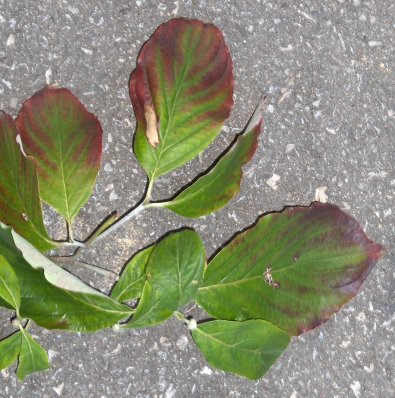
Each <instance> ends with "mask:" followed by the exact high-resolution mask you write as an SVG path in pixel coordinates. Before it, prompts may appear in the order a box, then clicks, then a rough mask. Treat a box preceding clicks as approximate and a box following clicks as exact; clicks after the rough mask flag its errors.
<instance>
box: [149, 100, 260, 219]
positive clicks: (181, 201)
mask: <svg viewBox="0 0 395 398" xmlns="http://www.w3.org/2000/svg"><path fill="white" fill-rule="evenodd" d="M265 104H266V102H265V100H264V99H263V100H262V101H261V102H260V104H259V105H258V107H257V109H256V110H255V112H254V114H253V116H252V117H251V120H250V122H249V123H248V125H247V127H246V128H245V130H244V133H242V134H241V135H239V136H238V137H237V139H236V140H235V142H234V144H233V145H232V146H231V147H230V149H229V150H228V152H227V153H225V155H223V156H222V157H221V158H220V160H219V161H218V163H216V164H215V165H214V166H213V167H212V168H211V169H210V171H209V172H208V173H206V174H204V175H203V176H201V177H200V178H199V179H197V180H196V181H195V182H194V183H193V184H192V185H190V186H189V187H187V188H186V189H184V190H182V191H181V192H180V193H179V194H178V195H176V197H175V198H174V199H173V200H171V201H169V202H163V203H157V205H158V206H160V207H165V208H167V209H170V210H172V211H174V212H175V213H177V214H180V215H181V216H184V217H201V216H204V215H206V214H210V213H212V212H214V211H217V210H219V209H221V208H222V207H224V206H225V205H226V204H227V203H228V202H229V200H230V199H232V198H233V197H234V196H236V195H237V194H238V193H239V191H240V183H241V177H242V175H243V170H242V167H243V166H244V165H245V164H246V163H248V162H249V161H250V160H251V158H252V156H253V155H254V153H255V151H256V148H257V146H258V137H259V134H260V132H261V125H262V112H263V109H264V107H265Z"/></svg>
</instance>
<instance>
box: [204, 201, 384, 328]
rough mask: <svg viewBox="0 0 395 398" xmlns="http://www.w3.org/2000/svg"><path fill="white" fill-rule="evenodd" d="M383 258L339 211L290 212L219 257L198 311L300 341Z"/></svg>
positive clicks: (319, 207)
mask: <svg viewBox="0 0 395 398" xmlns="http://www.w3.org/2000/svg"><path fill="white" fill-rule="evenodd" d="M380 253H381V247H380V246H379V245H377V244H375V243H374V242H372V241H371V240H370V239H368V238H367V237H366V235H365V234H364V232H363V230H362V228H361V227H360V226H359V225H358V223H357V222H356V221H355V220H354V219H353V218H352V217H350V216H349V215H347V214H346V213H344V212H343V211H341V210H340V209H339V208H337V207H336V206H333V205H330V204H322V203H318V202H315V203H313V204H312V205H311V206H310V207H290V208H286V209H285V210H284V211H282V212H281V213H271V214H268V215H265V216H263V217H262V218H261V219H260V220H259V221H258V222H257V223H256V225H255V226H253V227H252V228H250V229H248V230H247V231H245V232H244V233H241V234H239V235H237V236H236V238H234V239H233V240H232V241H231V242H230V243H229V244H228V245H227V246H226V247H225V248H224V249H222V250H221V251H220V252H219V253H218V254H217V255H216V256H215V257H214V259H213V260H212V261H211V262H210V264H209V265H208V267H207V269H206V272H205V276H204V281H203V284H202V287H201V288H200V290H199V294H198V303H199V304H200V305H201V306H202V307H203V308H204V309H205V310H206V311H207V312H208V313H209V314H210V315H212V316H214V317H215V318H219V319H228V320H246V319H265V320H268V321H270V322H271V323H273V324H275V325H277V326H279V327H280V328H282V329H284V330H286V331H288V332H289V333H290V334H293V335H297V334H300V333H303V332H306V331H308V330H310V329H313V328H314V327H316V326H318V325H320V324H321V323H323V322H325V321H326V320H327V319H328V318H329V317H330V316H331V315H332V314H333V313H335V312H336V311H338V310H339V308H340V307H341V306H342V305H343V304H345V303H346V302H347V301H348V300H350V299H351V298H352V297H353V296H354V295H355V294H356V293H357V290H358V288H359V287H360V286H361V284H362V282H363V281H364V280H365V278H366V277H367V275H368V274H369V272H370V270H371V269H372V267H373V266H374V264H375V263H376V261H377V260H378V259H379V257H380ZM270 282H271V283H270ZM276 286H277V288H275V287H276Z"/></svg>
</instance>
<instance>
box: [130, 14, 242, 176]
mask: <svg viewBox="0 0 395 398" xmlns="http://www.w3.org/2000/svg"><path fill="white" fill-rule="evenodd" d="M232 69H233V67H232V60H231V58H230V54H229V49H228V47H227V46H226V44H225V41H224V38H223V36H222V33H221V32H220V30H219V29H218V28H216V27H215V26H214V25H212V24H205V23H203V22H201V21H198V20H194V19H186V18H176V19H172V20H170V21H168V22H166V23H165V24H163V25H161V26H160V27H159V28H158V29H157V30H156V31H155V33H154V34H153V35H152V36H151V38H150V39H149V40H148V41H147V42H146V43H145V44H144V46H143V48H142V50H141V51H140V54H139V57H138V60H137V67H136V69H135V70H134V71H133V73H132V75H131V78H130V96H131V100H132V104H133V109H134V112H135V115H136V119H137V129H136V135H135V139H134V152H135V154H136V157H137V159H138V160H139V162H140V163H141V165H142V167H143V168H144V170H145V171H146V173H147V174H148V177H149V179H150V180H151V181H153V180H155V179H156V178H157V177H159V176H160V175H162V174H165V173H168V172H169V171H171V170H174V169H176V168H177V167H179V166H181V165H183V164H184V163H186V162H187V161H189V160H191V159H193V158H194V157H195V156H197V155H198V154H199V153H200V152H201V151H202V150H203V149H205V148H206V147H207V146H208V145H209V144H210V143H211V142H212V141H213V140H214V138H215V137H216V136H217V134H218V133H219V132H220V130H221V126H222V124H223V122H224V120H225V119H227V118H228V117H229V114H230V110H231V108H232V105H233V97H232V96H233V83H234V80H233V70H232Z"/></svg>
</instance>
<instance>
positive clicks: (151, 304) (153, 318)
mask: <svg viewBox="0 0 395 398" xmlns="http://www.w3.org/2000/svg"><path fill="white" fill-rule="evenodd" d="M162 298H163V297H162V296H161V295H160V294H159V293H158V292H157V291H155V290H154V289H153V288H152V285H151V284H150V283H149V282H146V283H145V284H144V288H143V292H142V294H141V299H140V301H139V305H138V306H137V309H136V312H135V313H134V315H133V318H132V321H131V322H129V323H127V324H125V325H124V327H125V328H146V327H149V326H155V325H159V324H161V323H162V322H164V321H165V320H166V319H168V318H170V317H171V316H172V315H173V312H174V310H171V309H169V308H168V306H167V305H166V304H165V303H163V301H162Z"/></svg>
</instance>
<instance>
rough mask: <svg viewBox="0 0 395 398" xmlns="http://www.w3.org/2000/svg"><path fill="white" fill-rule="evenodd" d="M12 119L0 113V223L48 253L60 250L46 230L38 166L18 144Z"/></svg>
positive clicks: (16, 132)
mask: <svg viewBox="0 0 395 398" xmlns="http://www.w3.org/2000/svg"><path fill="white" fill-rule="evenodd" d="M17 135H18V131H17V129H16V127H15V124H14V121H13V120H12V118H11V116H8V115H7V114H5V113H4V112H2V111H0V221H2V222H3V223H5V224H7V225H10V226H12V228H13V229H14V230H15V231H17V232H18V233H19V234H20V235H22V236H23V237H24V238H25V239H27V240H28V241H29V242H31V243H32V244H33V245H34V246H35V247H36V248H37V249H39V250H41V251H46V250H49V249H52V248H54V247H55V246H56V242H53V241H52V240H51V238H50V237H49V236H48V234H47V231H46V229H45V227H44V222H43V216H42V209H41V202H40V196H39V192H38V181H37V170H36V163H35V161H34V159H32V158H31V157H25V156H24V154H23V153H22V152H21V149H20V146H19V144H18V143H17V142H16V138H17Z"/></svg>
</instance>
